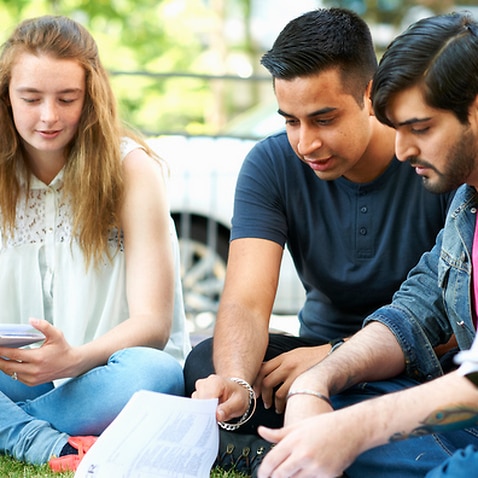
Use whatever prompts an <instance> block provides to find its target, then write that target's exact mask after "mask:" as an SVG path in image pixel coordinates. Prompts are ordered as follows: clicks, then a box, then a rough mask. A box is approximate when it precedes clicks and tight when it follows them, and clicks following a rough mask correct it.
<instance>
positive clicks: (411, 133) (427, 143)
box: [387, 86, 478, 193]
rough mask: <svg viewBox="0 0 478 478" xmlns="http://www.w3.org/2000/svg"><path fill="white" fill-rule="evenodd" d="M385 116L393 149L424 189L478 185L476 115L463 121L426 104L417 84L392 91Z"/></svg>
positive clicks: (438, 191)
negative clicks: (392, 135) (392, 131)
mask: <svg viewBox="0 0 478 478" xmlns="http://www.w3.org/2000/svg"><path fill="white" fill-rule="evenodd" d="M387 117H388V118H389V119H390V121H391V122H392V123H393V125H394V127H395V129H396V131H397V134H396V139H395V152H396V155H397V157H398V159H399V160H400V161H408V162H409V163H410V164H411V166H413V167H414V168H415V170H416V172H417V174H419V175H420V176H422V178H423V183H424V185H425V187H426V188H427V189H429V190H430V191H432V192H437V193H440V192H446V191H451V190H452V189H455V188H457V187H458V186H460V185H461V184H464V183H468V184H470V185H473V186H475V187H477V186H478V168H477V165H478V163H477V158H478V141H477V138H478V136H477V129H476V126H477V124H476V119H475V117H474V115H472V116H470V124H462V123H460V122H459V121H458V119H457V117H456V116H455V115H454V114H453V113H452V112H450V111H447V110H441V109H437V108H432V107H431V106H428V105H427V104H426V102H425V99H424V97H423V94H422V90H421V88H420V87H419V86H413V87H411V88H408V89H406V90H403V91H401V92H399V93H397V94H395V95H394V96H393V97H392V98H391V100H390V102H389V104H388V106H387Z"/></svg>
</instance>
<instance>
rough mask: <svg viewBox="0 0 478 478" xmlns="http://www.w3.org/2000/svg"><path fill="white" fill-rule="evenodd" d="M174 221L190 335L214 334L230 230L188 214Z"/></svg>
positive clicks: (174, 216)
mask: <svg viewBox="0 0 478 478" xmlns="http://www.w3.org/2000/svg"><path fill="white" fill-rule="evenodd" d="M173 219H174V221H175V224H176V229H177V232H178V238H179V251H180V257H181V280H182V285H183V295H184V304H185V309H186V316H187V319H188V325H189V327H190V332H191V333H198V332H199V333H202V332H211V330H212V327H213V326H214V322H215V319H216V313H217V309H218V305H219V299H220V296H221V293H222V289H223V286H224V278H225V275H226V261H227V253H228V248H229V230H228V229H227V228H225V227H223V226H222V225H219V224H217V223H216V222H215V221H212V220H207V219H205V218H201V217H196V216H191V215H189V214H181V215H173Z"/></svg>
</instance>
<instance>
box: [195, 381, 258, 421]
mask: <svg viewBox="0 0 478 478" xmlns="http://www.w3.org/2000/svg"><path fill="white" fill-rule="evenodd" d="M192 398H202V399H207V398H218V399H219V405H218V407H217V410H216V420H217V421H218V422H227V421H229V420H232V419H233V418H237V417H241V416H242V415H244V413H245V412H246V411H247V410H248V408H249V393H248V391H247V390H246V389H245V388H244V387H243V386H242V385H239V384H238V383H236V382H233V381H232V380H229V379H228V378H224V377H221V376H219V375H209V377H207V378H202V379H199V380H197V381H196V391H195V392H194V393H193V394H192Z"/></svg>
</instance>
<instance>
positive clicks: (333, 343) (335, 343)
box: [327, 339, 345, 355]
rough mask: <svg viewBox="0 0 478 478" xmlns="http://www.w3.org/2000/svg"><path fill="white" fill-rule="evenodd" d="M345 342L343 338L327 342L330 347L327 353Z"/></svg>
mask: <svg viewBox="0 0 478 478" xmlns="http://www.w3.org/2000/svg"><path fill="white" fill-rule="evenodd" d="M344 343H345V340H344V339H334V340H331V341H330V342H329V344H330V347H331V349H330V350H329V353H328V354H327V355H330V354H331V353H332V352H334V351H335V350H337V349H338V348H339V347H340V346H341V345H342V344H344Z"/></svg>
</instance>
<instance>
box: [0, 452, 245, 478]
mask: <svg viewBox="0 0 478 478" xmlns="http://www.w3.org/2000/svg"><path fill="white" fill-rule="evenodd" d="M74 475H75V474H74V473H53V472H52V471H50V469H49V468H48V465H42V466H33V465H25V463H22V462H19V461H16V460H14V459H13V458H10V457H7V456H0V477H1V478H53V477H56V478H73V477H74ZM246 476H247V475H243V474H242V473H235V472H232V471H229V472H226V471H222V470H219V469H215V470H212V472H211V478H246Z"/></svg>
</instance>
